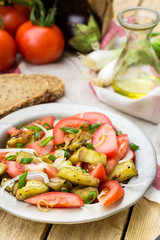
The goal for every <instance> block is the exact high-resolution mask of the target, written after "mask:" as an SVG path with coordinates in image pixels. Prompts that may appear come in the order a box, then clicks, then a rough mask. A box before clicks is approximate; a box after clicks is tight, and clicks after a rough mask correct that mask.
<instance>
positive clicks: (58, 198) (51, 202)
mask: <svg viewBox="0 0 160 240" xmlns="http://www.w3.org/2000/svg"><path fill="white" fill-rule="evenodd" d="M24 201H25V202H27V203H30V204H34V205H37V203H38V202H39V203H40V205H41V206H46V205H47V206H49V207H57V208H69V207H70V208H72V207H73V208H74V207H83V206H84V202H83V201H82V199H81V198H80V196H78V195H76V194H73V193H66V192H48V193H43V194H40V195H37V196H34V197H31V198H28V199H26V200H24ZM40 201H42V202H40ZM44 201H45V202H44Z"/></svg>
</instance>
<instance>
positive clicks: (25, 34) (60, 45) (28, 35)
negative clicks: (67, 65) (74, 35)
mask: <svg viewBox="0 0 160 240" xmlns="http://www.w3.org/2000/svg"><path fill="white" fill-rule="evenodd" d="M16 41H17V44H18V47H19V50H20V52H21V54H22V55H23V57H24V58H25V59H26V60H27V61H29V62H31V63H35V64H46V63H51V62H54V61H56V60H57V59H58V58H59V57H60V56H61V55H62V53H63V50H64V45H65V42H64V36H63V33H62V31H61V30H60V28H59V27H57V26H56V25H53V26H52V27H43V26H36V25H34V24H33V23H32V22H30V21H27V22H25V23H24V24H22V25H21V26H20V27H19V29H18V31H17V34H16Z"/></svg>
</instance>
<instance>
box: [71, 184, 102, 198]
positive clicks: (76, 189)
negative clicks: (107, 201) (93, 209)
mask: <svg viewBox="0 0 160 240" xmlns="http://www.w3.org/2000/svg"><path fill="white" fill-rule="evenodd" d="M93 191H95V192H97V196H98V194H99V192H98V189H97V188H96V187H83V188H82V187H73V188H72V189H71V193H74V194H77V195H79V196H80V198H81V199H82V200H83V201H85V199H86V197H87V196H88V195H89V193H90V192H93Z"/></svg>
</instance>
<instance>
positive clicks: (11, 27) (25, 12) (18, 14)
mask: <svg viewBox="0 0 160 240" xmlns="http://www.w3.org/2000/svg"><path fill="white" fill-rule="evenodd" d="M0 15H1V16H2V18H3V21H4V29H5V30H6V31H7V32H9V33H10V34H11V35H13V36H15V34H16V32H17V29H18V28H19V26H20V25H22V23H24V22H26V21H27V20H28V18H29V9H28V8H26V7H23V6H20V5H14V6H2V7H0ZM0 27H1V24H0Z"/></svg>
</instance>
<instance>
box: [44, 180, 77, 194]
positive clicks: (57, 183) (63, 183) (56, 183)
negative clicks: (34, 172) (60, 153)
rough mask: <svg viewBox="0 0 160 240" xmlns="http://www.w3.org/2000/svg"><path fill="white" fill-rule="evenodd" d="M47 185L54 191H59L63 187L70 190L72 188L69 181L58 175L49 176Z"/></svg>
mask: <svg viewBox="0 0 160 240" xmlns="http://www.w3.org/2000/svg"><path fill="white" fill-rule="evenodd" d="M47 185H48V186H49V187H50V188H52V189H53V190H55V191H61V190H62V189H63V188H65V189H67V190H70V189H71V188H72V183H71V182H70V181H68V180H66V179H64V178H60V177H54V178H50V179H49V183H47Z"/></svg>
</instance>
